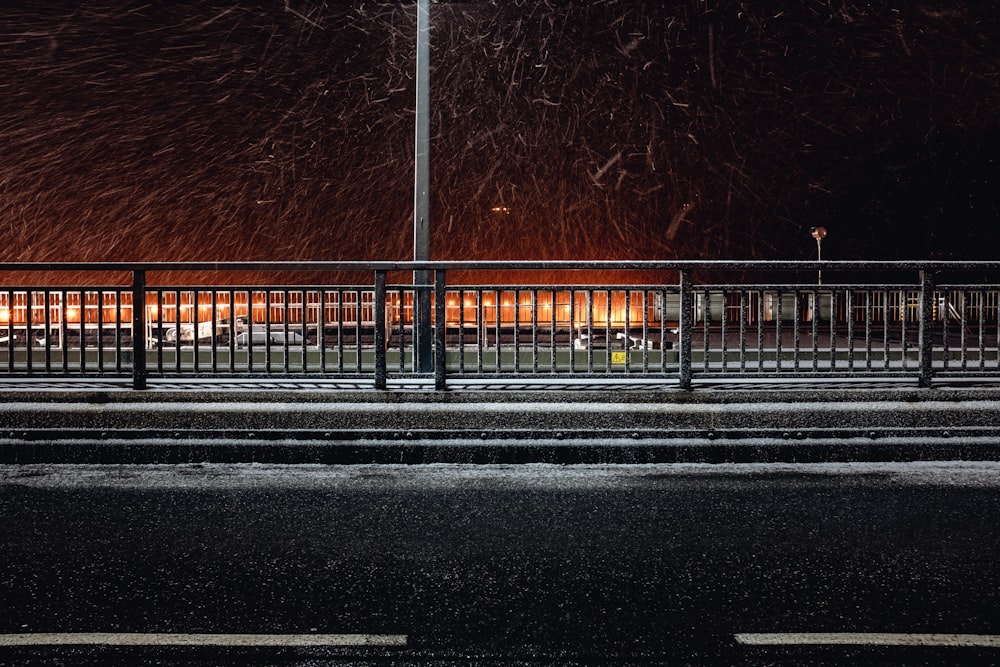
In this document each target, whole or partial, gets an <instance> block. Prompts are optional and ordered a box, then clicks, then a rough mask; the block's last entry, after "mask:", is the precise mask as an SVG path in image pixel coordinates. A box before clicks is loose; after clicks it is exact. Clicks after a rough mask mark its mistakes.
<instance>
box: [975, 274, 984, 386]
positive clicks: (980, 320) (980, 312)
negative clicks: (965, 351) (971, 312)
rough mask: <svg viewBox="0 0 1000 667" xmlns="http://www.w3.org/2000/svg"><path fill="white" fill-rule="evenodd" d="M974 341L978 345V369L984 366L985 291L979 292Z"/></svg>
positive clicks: (980, 369) (981, 369)
mask: <svg viewBox="0 0 1000 667" xmlns="http://www.w3.org/2000/svg"><path fill="white" fill-rule="evenodd" d="M976 322H977V327H976V343H977V344H978V346H979V353H978V356H979V364H978V365H979V371H980V372H982V371H983V369H984V368H985V367H986V333H985V328H986V293H985V292H983V291H980V292H979V305H978V307H977V309H976Z"/></svg>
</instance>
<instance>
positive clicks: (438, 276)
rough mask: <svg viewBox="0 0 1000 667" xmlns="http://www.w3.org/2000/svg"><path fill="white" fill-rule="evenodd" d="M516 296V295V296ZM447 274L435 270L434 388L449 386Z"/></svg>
mask: <svg viewBox="0 0 1000 667" xmlns="http://www.w3.org/2000/svg"><path fill="white" fill-rule="evenodd" d="M515 298H516V297H515ZM447 306H448V302H447V295H446V276H445V271H444V269H435V270H434V334H435V336H434V338H435V340H434V389H435V390H437V391H444V390H445V389H447V388H448V352H447V350H446V349H445V346H446V343H447V334H448V311H447Z"/></svg>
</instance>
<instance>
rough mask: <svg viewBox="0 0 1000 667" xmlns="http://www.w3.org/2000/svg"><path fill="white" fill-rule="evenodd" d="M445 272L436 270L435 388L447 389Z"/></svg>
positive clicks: (439, 389) (438, 389)
mask: <svg viewBox="0 0 1000 667" xmlns="http://www.w3.org/2000/svg"><path fill="white" fill-rule="evenodd" d="M446 305H447V303H446V295H445V272H444V271H443V270H442V269H435V271H434V388H435V389H436V390H437V391H444V390H445V389H447V386H446V385H447V380H446V376H447V373H448V368H447V364H448V358H447V355H446V354H445V352H446V350H445V334H447V332H448V319H447V318H448V314H447V311H446V310H445V306H446Z"/></svg>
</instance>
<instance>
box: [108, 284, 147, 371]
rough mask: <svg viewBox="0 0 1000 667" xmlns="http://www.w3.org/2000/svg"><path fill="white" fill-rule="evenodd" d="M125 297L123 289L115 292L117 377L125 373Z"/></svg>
mask: <svg viewBox="0 0 1000 667" xmlns="http://www.w3.org/2000/svg"><path fill="white" fill-rule="evenodd" d="M124 295H125V292H124V291H122V290H121V289H119V290H116V291H115V375H121V374H122V372H123V371H122V357H123V356H124V354H122V339H123V336H122V331H124V329H125V323H124V322H122V301H123V299H124ZM133 307H134V306H133ZM130 326H131V323H130ZM143 336H145V331H143Z"/></svg>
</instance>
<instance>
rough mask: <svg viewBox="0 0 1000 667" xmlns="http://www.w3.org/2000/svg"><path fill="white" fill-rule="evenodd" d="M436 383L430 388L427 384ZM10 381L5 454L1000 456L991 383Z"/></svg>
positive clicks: (997, 400)
mask: <svg viewBox="0 0 1000 667" xmlns="http://www.w3.org/2000/svg"><path fill="white" fill-rule="evenodd" d="M428 387H430V389H429V388H428ZM432 387H433V384H422V383H420V382H414V383H412V384H410V385H408V386H404V387H399V388H395V389H393V390H391V391H375V390H373V389H370V388H367V387H366V386H364V385H363V384H361V383H358V384H351V383H343V382H324V381H322V380H317V381H315V382H300V381H295V382H281V381H274V380H266V381H259V382H257V381H242V380H241V381H232V382H226V381H223V382H220V381H217V380H212V381H203V382H199V381H184V382H151V383H150V388H149V389H148V390H146V391H141V392H138V391H133V390H131V389H129V388H128V386H127V384H125V383H121V382H110V381H109V382H95V381H86V382H73V381H65V382H58V381H52V380H49V381H46V382H27V381H25V382H16V383H5V384H4V385H3V386H2V387H0V462H3V463H22V462H33V463H37V462H49V463H60V462H106V463H174V462H202V461H203V462H209V461H212V462H240V461H257V462H286V463H287V462H296V463H298V462H301V463H378V462H392V463H401V462H402V463H432V462H469V463H476V462H492V463H522V462H534V461H537V462H551V463H595V462H603V463H617V462H628V463H643V462H650V463H652V462H671V461H695V462H725V461H772V460H780V461H830V460H835V461H848V460H850V461H859V460H863V461H885V460H953V459H963V460H1000V387H994V386H990V385H977V384H970V383H966V384H962V383H953V384H949V385H944V384H942V385H941V386H940V387H935V388H933V389H919V388H916V387H914V386H913V383H912V382H886V381H881V380H880V381H872V382H857V381H852V382H842V383H834V382H827V383H823V382H817V381H815V380H812V381H811V382H801V383H789V382H781V383H778V382H774V381H771V382H752V381H741V382H739V383H726V384H724V385H709V384H706V385H699V386H698V387H697V388H696V390H695V391H691V392H687V391H681V390H679V389H677V388H676V387H671V386H670V385H669V384H667V383H664V382H662V381H660V382H659V383H642V382H634V381H630V382H623V383H619V384H617V385H614V384H612V385H608V384H607V383H604V382H598V381H591V382H586V381H585V382H579V383H573V384H572V385H568V384H567V383H558V384H557V383H552V382H548V383H532V382H526V381H522V380H518V381H516V382H512V383H507V384H504V383H503V382H502V381H499V380H496V381H494V380H483V381H481V382H475V383H466V384H465V385H464V386H461V387H459V386H456V387H454V388H453V389H452V390H450V391H447V392H435V391H433V390H432Z"/></svg>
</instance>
